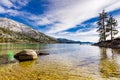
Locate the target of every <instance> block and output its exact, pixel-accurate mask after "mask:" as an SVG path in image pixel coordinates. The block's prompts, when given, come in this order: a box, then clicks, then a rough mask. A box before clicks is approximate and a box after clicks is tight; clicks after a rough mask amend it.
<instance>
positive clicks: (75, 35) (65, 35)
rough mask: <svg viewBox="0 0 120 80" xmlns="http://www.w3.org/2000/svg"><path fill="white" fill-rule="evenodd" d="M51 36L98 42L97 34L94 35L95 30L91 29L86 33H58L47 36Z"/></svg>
mask: <svg viewBox="0 0 120 80" xmlns="http://www.w3.org/2000/svg"><path fill="white" fill-rule="evenodd" d="M49 35H51V36H55V37H56V38H67V39H71V40H76V41H83V42H84V41H91V42H98V39H99V37H98V33H96V29H92V30H90V31H86V32H73V33H71V32H59V33H56V34H49Z"/></svg>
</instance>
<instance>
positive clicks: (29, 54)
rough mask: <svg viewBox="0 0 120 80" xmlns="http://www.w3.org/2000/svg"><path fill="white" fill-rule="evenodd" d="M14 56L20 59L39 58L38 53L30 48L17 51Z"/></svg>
mask: <svg viewBox="0 0 120 80" xmlns="http://www.w3.org/2000/svg"><path fill="white" fill-rule="evenodd" d="M14 57H15V58H16V59H17V60H19V61H27V60H34V59H37V58H38V56H37V53H36V52H35V51H34V50H29V49H26V50H23V51H21V52H19V53H17V54H16V55H15V56H14Z"/></svg>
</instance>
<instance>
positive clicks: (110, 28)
mask: <svg viewBox="0 0 120 80" xmlns="http://www.w3.org/2000/svg"><path fill="white" fill-rule="evenodd" d="M117 25H118V24H117V21H116V20H115V19H114V18H113V16H112V15H110V17H109V19H108V20H107V26H106V30H107V32H109V34H108V35H111V40H113V37H114V35H116V34H118V32H119V31H118V30H117V29H116V26H117Z"/></svg>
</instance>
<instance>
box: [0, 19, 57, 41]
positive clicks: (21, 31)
mask: <svg viewBox="0 0 120 80" xmlns="http://www.w3.org/2000/svg"><path fill="white" fill-rule="evenodd" d="M0 42H40V43H55V42H56V39H55V38H52V37H50V36H47V35H45V34H43V33H41V32H39V31H36V30H34V29H32V28H30V27H29V26H27V25H24V24H22V23H19V22H17V21H14V20H11V19H8V18H0Z"/></svg>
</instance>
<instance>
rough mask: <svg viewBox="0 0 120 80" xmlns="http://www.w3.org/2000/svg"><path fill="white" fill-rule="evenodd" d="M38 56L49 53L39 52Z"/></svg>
mask: <svg viewBox="0 0 120 80" xmlns="http://www.w3.org/2000/svg"><path fill="white" fill-rule="evenodd" d="M38 55H49V53H44V52H39V53H38Z"/></svg>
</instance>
